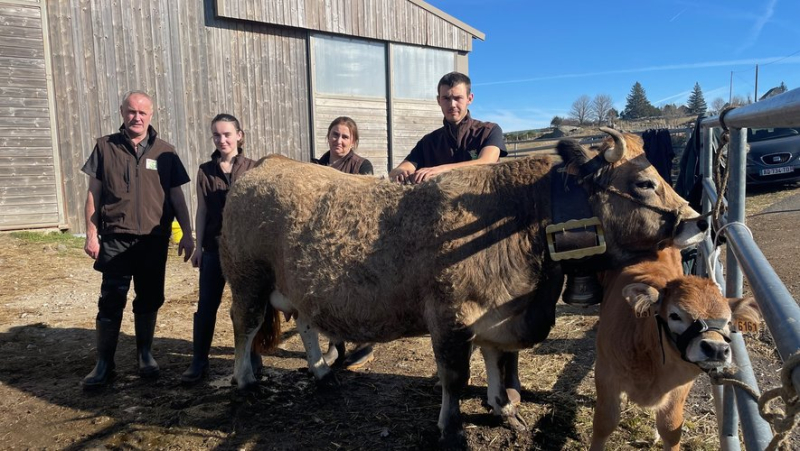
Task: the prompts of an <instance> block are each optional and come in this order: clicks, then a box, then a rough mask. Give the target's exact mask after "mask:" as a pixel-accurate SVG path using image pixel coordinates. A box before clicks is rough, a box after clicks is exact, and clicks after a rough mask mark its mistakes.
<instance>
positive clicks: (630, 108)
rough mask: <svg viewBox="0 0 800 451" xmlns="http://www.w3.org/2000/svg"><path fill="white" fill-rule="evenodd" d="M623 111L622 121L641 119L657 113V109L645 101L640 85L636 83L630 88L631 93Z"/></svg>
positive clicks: (645, 96) (644, 94) (645, 97)
mask: <svg viewBox="0 0 800 451" xmlns="http://www.w3.org/2000/svg"><path fill="white" fill-rule="evenodd" d="M626 100H627V103H626V104H625V110H624V111H623V112H622V118H623V119H639V118H642V117H648V116H654V115H657V114H658V113H659V111H658V108H656V107H654V106H653V104H651V103H650V101H649V100H647V94H646V93H645V92H644V88H643V87H642V84H641V83H639V82H638V81H637V82H636V83H635V84H634V85H633V87H632V88H631V93H630V94H628V97H627V98H626Z"/></svg>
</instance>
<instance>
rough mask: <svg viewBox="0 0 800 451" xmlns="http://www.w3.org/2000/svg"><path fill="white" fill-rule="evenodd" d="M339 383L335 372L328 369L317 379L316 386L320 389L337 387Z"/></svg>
mask: <svg viewBox="0 0 800 451" xmlns="http://www.w3.org/2000/svg"><path fill="white" fill-rule="evenodd" d="M340 385H341V383H340V382H339V378H338V377H336V373H334V372H333V371H329V372H328V374H326V375H324V376H322V379H319V380H317V387H319V388H322V389H331V388H338V387H339V386H340Z"/></svg>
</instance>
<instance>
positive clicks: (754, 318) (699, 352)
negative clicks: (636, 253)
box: [622, 276, 761, 371]
mask: <svg viewBox="0 0 800 451" xmlns="http://www.w3.org/2000/svg"><path fill="white" fill-rule="evenodd" d="M622 296H623V297H624V298H625V300H626V301H627V302H628V303H629V304H630V305H631V307H632V308H633V311H634V312H636V316H638V317H639V318H641V320H643V321H653V319H652V317H653V316H654V317H655V318H656V321H658V322H659V333H661V334H663V337H662V338H663V340H664V342H665V343H664V344H663V346H667V345H666V342H667V341H669V342H670V343H671V344H672V346H673V347H674V348H673V349H675V350H676V351H678V352H679V353H680V354H681V357H683V359H684V360H686V361H687V362H690V363H693V364H695V365H697V366H698V367H700V368H701V369H703V370H706V371H708V370H711V369H714V368H721V367H725V366H728V365H730V363H731V349H730V345H729V344H728V343H729V342H730V338H729V336H730V333H731V328H732V327H736V328H738V329H739V330H756V329H757V326H758V324H759V323H760V321H761V314H760V312H759V309H758V305H757V304H756V302H755V300H754V299H753V298H746V299H742V298H738V299H725V298H724V297H723V296H722V293H720V291H719V288H717V286H716V285H715V284H714V283H713V282H712V281H711V280H709V279H705V278H701V277H696V276H684V277H680V278H678V279H675V280H673V281H670V282H669V283H668V284H667V286H666V287H665V288H664V289H663V290H658V289H656V288H654V287H652V286H650V285H647V284H644V283H632V284H629V285H626V286H625V288H623V289H622ZM646 318H650V319H646Z"/></svg>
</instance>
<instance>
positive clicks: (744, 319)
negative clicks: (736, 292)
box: [728, 297, 761, 332]
mask: <svg viewBox="0 0 800 451" xmlns="http://www.w3.org/2000/svg"><path fill="white" fill-rule="evenodd" d="M728 304H729V305H730V306H731V318H732V320H731V322H732V323H733V326H734V328H735V329H737V330H739V331H741V332H756V331H757V330H758V328H759V327H758V326H759V325H760V324H761V309H759V308H758V304H757V303H756V300H755V299H754V298H752V297H750V298H731V299H728Z"/></svg>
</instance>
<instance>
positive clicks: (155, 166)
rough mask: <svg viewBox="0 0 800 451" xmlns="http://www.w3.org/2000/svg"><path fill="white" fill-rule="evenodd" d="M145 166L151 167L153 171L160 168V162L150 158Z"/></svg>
mask: <svg viewBox="0 0 800 451" xmlns="http://www.w3.org/2000/svg"><path fill="white" fill-rule="evenodd" d="M144 167H145V168H147V169H151V170H153V171H157V170H158V162H157V161H156V160H151V159H150V158H148V159H147V160H145V162H144Z"/></svg>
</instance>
